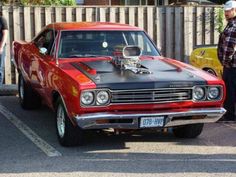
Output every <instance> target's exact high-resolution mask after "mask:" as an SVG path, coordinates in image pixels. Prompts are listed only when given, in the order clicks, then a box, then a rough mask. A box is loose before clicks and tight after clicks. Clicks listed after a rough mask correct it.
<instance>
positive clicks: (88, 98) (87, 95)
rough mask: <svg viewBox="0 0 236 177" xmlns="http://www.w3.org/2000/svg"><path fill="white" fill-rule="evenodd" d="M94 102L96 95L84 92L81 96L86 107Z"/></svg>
mask: <svg viewBox="0 0 236 177" xmlns="http://www.w3.org/2000/svg"><path fill="white" fill-rule="evenodd" d="M93 101H94V94H93V92H90V91H87V92H83V93H82V95H81V103H82V104H84V105H90V104H92V103H93Z"/></svg>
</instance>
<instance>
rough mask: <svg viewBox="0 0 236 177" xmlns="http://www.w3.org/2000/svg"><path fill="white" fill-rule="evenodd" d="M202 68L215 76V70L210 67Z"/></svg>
mask: <svg viewBox="0 0 236 177" xmlns="http://www.w3.org/2000/svg"><path fill="white" fill-rule="evenodd" d="M203 70H204V71H206V72H208V73H210V74H212V75H214V76H217V75H216V72H215V71H214V70H213V69H211V68H204V69H203Z"/></svg>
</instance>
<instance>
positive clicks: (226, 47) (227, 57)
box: [222, 27, 236, 67]
mask: <svg viewBox="0 0 236 177" xmlns="http://www.w3.org/2000/svg"><path fill="white" fill-rule="evenodd" d="M224 35H225V42H224V44H223V56H222V64H223V65H224V66H226V67H227V66H228V67H229V66H230V65H231V64H232V59H233V55H234V54H235V52H236V28H235V27H230V28H229V29H228V31H227V32H226V33H225V34H224Z"/></svg>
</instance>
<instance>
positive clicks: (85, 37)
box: [58, 31, 159, 58]
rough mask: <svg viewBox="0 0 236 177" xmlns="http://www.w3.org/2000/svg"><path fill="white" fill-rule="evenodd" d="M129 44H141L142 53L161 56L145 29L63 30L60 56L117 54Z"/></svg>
mask: <svg viewBox="0 0 236 177" xmlns="http://www.w3.org/2000/svg"><path fill="white" fill-rule="evenodd" d="M127 45H132V46H133V45H135V46H139V47H140V48H141V50H142V53H141V55H148V56H159V53H158V51H157V49H156V47H155V46H154V45H153V44H152V42H151V41H150V40H149V38H148V37H147V36H146V34H145V33H144V32H143V31H62V33H61V40H60V45H59V52H58V57H59V58H73V57H86V56H87V57H93V56H94V57H96V56H115V55H117V54H119V53H121V52H122V50H123V47H124V46H127Z"/></svg>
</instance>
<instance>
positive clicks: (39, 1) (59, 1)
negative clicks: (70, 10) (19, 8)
mask: <svg viewBox="0 0 236 177" xmlns="http://www.w3.org/2000/svg"><path fill="white" fill-rule="evenodd" d="M20 3H21V4H22V5H57V6H59V5H64V6H71V5H75V4H76V2H75V0H20Z"/></svg>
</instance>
